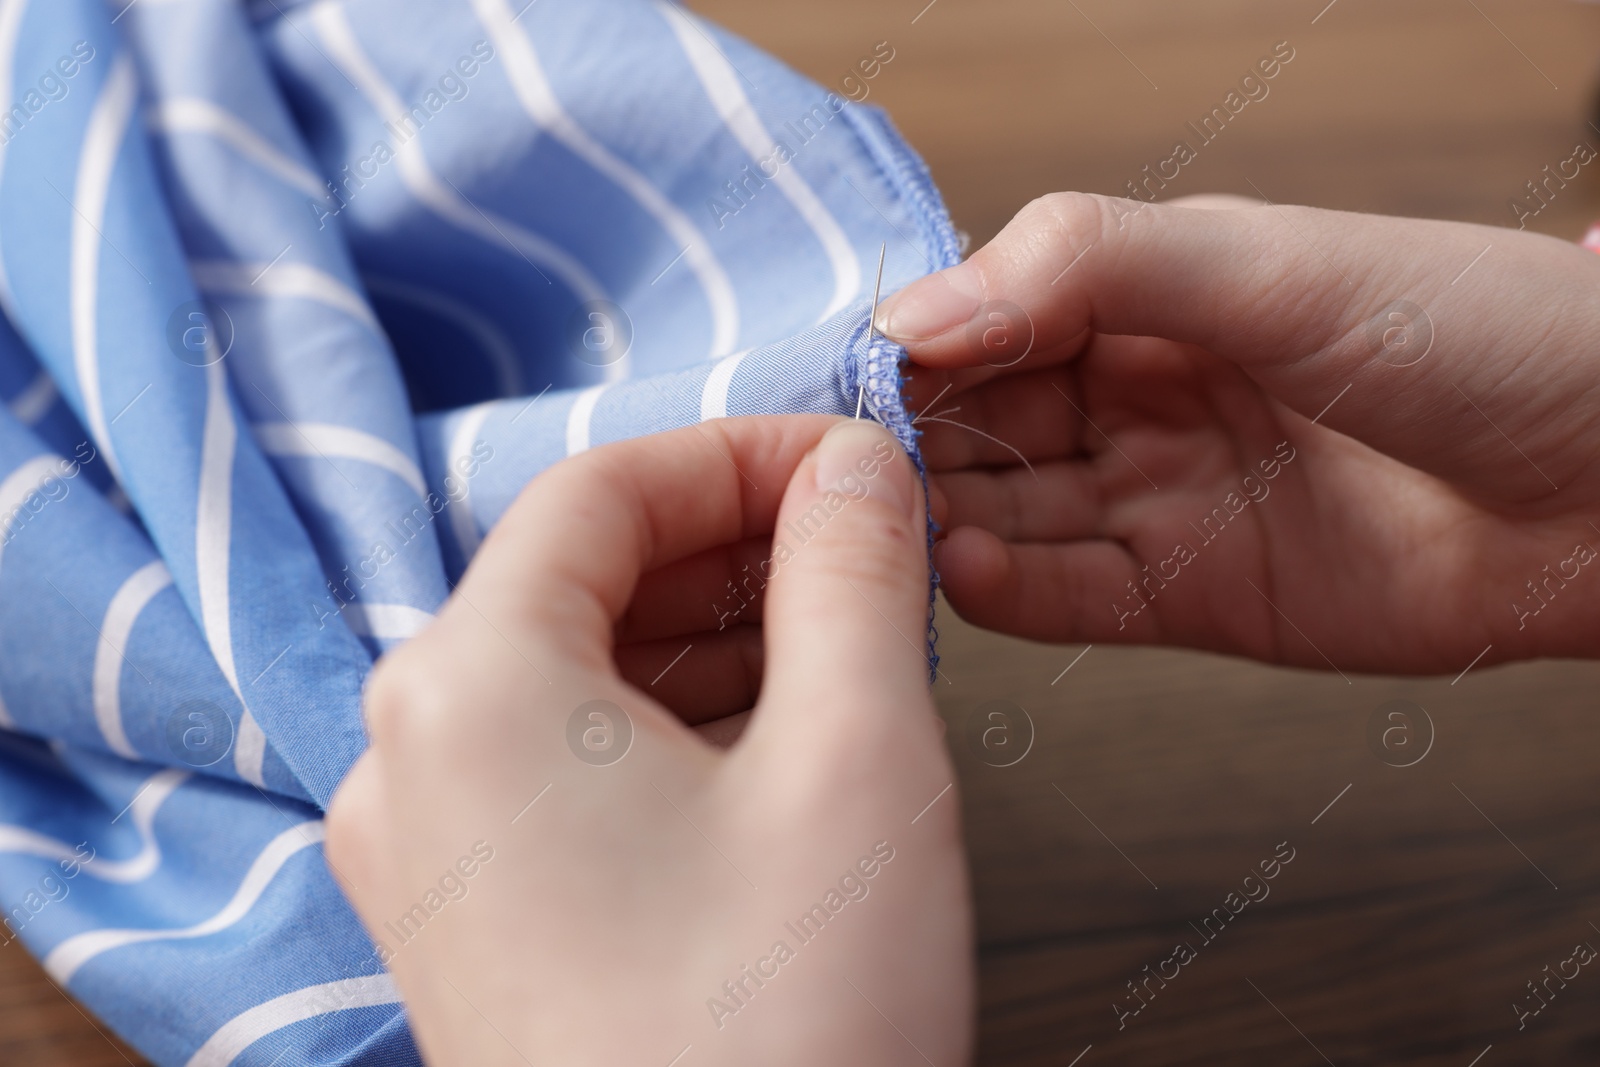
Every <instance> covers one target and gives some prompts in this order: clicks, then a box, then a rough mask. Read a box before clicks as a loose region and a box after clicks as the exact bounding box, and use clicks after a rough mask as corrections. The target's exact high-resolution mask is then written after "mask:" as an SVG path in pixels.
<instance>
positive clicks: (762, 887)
mask: <svg viewBox="0 0 1600 1067" xmlns="http://www.w3.org/2000/svg"><path fill="white" fill-rule="evenodd" d="M830 426H831V427H832V428H833V429H832V432H830V433H827V434H826V436H824V431H826V430H828V429H829V427H830ZM819 438H820V442H819ZM813 448H815V451H812V449H813ZM785 486H787V489H785ZM922 508H923V505H922V500H921V491H920V488H919V484H918V479H917V478H916V476H915V472H914V470H913V469H912V467H911V464H910V463H909V461H908V460H907V459H906V457H905V455H904V454H903V453H902V452H901V451H900V450H899V448H898V447H897V446H896V445H895V444H894V442H893V439H892V438H890V437H889V436H888V435H887V434H886V433H885V432H884V431H883V430H881V429H880V428H878V427H876V426H873V425H871V424H868V423H842V422H839V421H837V420H830V419H827V418H823V417H816V416H794V417H785V418H770V419H739V420H729V421H722V422H716V423H707V424H704V425H702V426H700V427H693V428H690V429H686V430H681V431H677V432H674V433H669V434H662V435H659V436H655V437H650V438H643V439H639V440H635V441H629V442H625V443H621V444H616V445H610V446H607V447H604V448H600V449H596V450H594V451H592V452H587V453H584V454H583V455H581V456H579V457H577V458H575V459H572V460H569V461H567V462H565V463H563V464H561V465H559V466H558V467H556V468H554V469H552V470H550V471H549V472H547V473H546V474H544V475H542V476H541V477H539V478H538V479H536V480H535V481H534V482H533V483H532V484H531V485H530V486H529V487H528V489H527V490H526V491H525V492H524V493H523V494H522V496H521V497H520V498H519V499H518V501H517V502H516V504H515V505H514V506H513V507H512V509H511V510H510V511H509V512H508V513H507V514H506V515H505V517H504V518H503V519H502V520H501V521H500V522H499V523H498V524H497V525H496V527H495V528H494V530H493V531H492V532H491V533H490V535H489V537H488V538H487V539H486V541H485V542H484V544H483V547H482V549H481V550H480V552H479V554H478V556H477V558H476V560H475V561H474V563H473V565H472V567H471V568H470V570H469V571H468V572H467V574H466V576H465V578H463V580H462V582H461V585H460V587H459V588H458V590H457V591H456V594H455V595H454V596H453V597H452V598H451V600H450V602H449V603H448V604H447V605H446V607H445V609H444V610H443V611H442V612H441V614H440V616H439V618H438V620H437V621H436V622H435V623H434V624H433V625H432V626H430V627H429V628H428V630H427V631H426V632H425V633H423V634H422V635H421V636H419V637H418V638H416V639H415V640H414V641H412V642H410V643H409V644H407V645H405V646H404V647H403V648H401V649H399V650H397V651H396V652H394V653H391V654H390V655H389V656H388V657H386V658H385V659H384V660H383V661H382V662H381V663H380V664H379V666H378V668H377V670H376V671H375V673H374V675H373V677H372V680H371V683H370V685H369V687H368V693H367V701H366V713H367V718H368V726H369V729H370V731H371V735H372V747H371V749H370V750H369V751H368V752H367V754H366V755H365V756H363V757H362V759H361V760H360V761H359V762H358V763H357V764H356V766H355V768H354V769H353V770H352V771H351V773H350V776H349V777H348V779H347V780H346V781H345V783H344V785H343V786H342V788H341V789H340V791H339V793H338V794H337V796H336V797H335V799H334V803H333V806H332V808H331V810H330V811H329V813H328V829H329V835H328V854H329V858H330V863H331V864H332V865H333V866H334V868H335V870H336V871H337V872H338V873H339V875H340V877H341V879H342V880H343V882H344V885H345V888H346V891H347V892H348V893H349V895H350V898H351V899H352V900H353V901H354V903H355V905H356V908H357V910H358V911H359V912H360V913H361V915H362V917H363V919H364V920H365V922H366V924H367V926H368V928H369V929H370V930H371V932H372V934H373V937H374V938H375V939H376V940H377V941H378V942H379V944H380V945H381V946H382V948H381V954H382V955H383V957H384V959H385V962H386V963H387V964H388V966H389V967H390V969H391V970H392V972H393V974H394V976H395V979H396V981H397V982H398V984H399V986H400V989H401V991H402V993H403V994H404V996H405V998H406V1004H407V1010H408V1013H409V1015H410V1019H411V1023H412V1026H413V1028H414V1030H415V1032H416V1035H417V1038H418V1040H419V1043H420V1045H421V1048H422V1050H423V1052H424V1054H425V1055H426V1056H427V1057H428V1059H429V1062H431V1063H434V1064H438V1065H441V1067H444V1065H453V1064H470V1065H472V1067H479V1065H493V1064H508V1065H525V1064H527V1063H559V1064H562V1065H563V1067H569V1065H570V1067H582V1065H597V1067H598V1065H610V1064H617V1063H637V1064H659V1065H666V1064H668V1063H673V1064H677V1063H680V1062H681V1063H682V1064H683V1065H684V1067H687V1065H689V1064H694V1065H697V1067H698V1065H704V1064H729V1065H740V1067H743V1065H748V1064H756V1063H759V1064H778V1065H785V1064H793V1065H796V1067H800V1065H804V1067H812V1065H815V1064H824V1063H827V1064H846V1063H848V1064H907V1065H911V1064H918V1065H920V1064H924V1063H925V1062H926V1061H925V1058H924V1057H926V1058H928V1059H931V1060H932V1061H933V1062H935V1063H939V1064H941V1065H952V1067H954V1065H958V1064H960V1063H963V1062H965V1060H966V1057H967V1055H968V1051H969V1048H970V1044H971V1034H972V1015H973V975H972V969H973V960H972V944H971V941H972V933H971V925H970V918H969V901H968V890H967V881H966V875H965V869H964V865H963V860H962V856H961V852H960V833H959V828H958V819H957V812H958V805H957V801H956V797H955V796H954V791H953V790H950V784H951V782H952V779H953V773H952V771H951V767H950V764H949V760H948V758H947V756H946V753H945V749H944V745H943V741H942V734H941V730H940V728H939V727H940V723H939V720H938V719H937V717H936V716H935V714H934V710H933V705H932V702H931V700H930V698H929V696H928V692H927V682H926V679H927V671H928V664H927V662H926V660H925V659H924V657H923V653H922V648H923V642H924V636H923V635H924V630H925V626H926V612H927V567H926V562H925V555H926V553H925V551H924V549H923V544H924V534H923V518H922ZM774 530H776V531H777V533H776V536H775V537H774V535H773V531H774ZM755 539H759V540H760V541H761V542H764V543H765V544H766V545H767V546H769V547H767V549H766V550H765V551H764V552H763V553H762V554H761V556H760V558H759V559H758V560H757V563H758V567H757V568H756V570H757V572H758V573H759V574H761V575H762V577H763V579H764V580H765V581H766V589H765V604H764V620H763V627H762V629H763V630H764V636H765V645H766V652H765V678H764V682H762V683H761V693H760V698H759V701H758V702H757V703H756V706H755V709H754V712H753V714H752V715H751V717H750V719H749V725H748V728H747V729H746V730H745V732H744V734H743V736H742V737H741V738H740V739H739V740H738V741H737V743H735V744H734V745H733V747H732V748H731V750H728V751H723V750H720V749H717V748H713V747H712V746H711V745H709V744H707V743H706V741H704V740H703V739H702V738H701V737H699V736H697V735H696V734H695V733H694V732H693V731H692V730H690V729H689V728H688V727H686V726H685V725H684V724H683V722H682V721H680V719H679V718H678V717H677V716H675V715H674V714H673V713H672V712H670V711H669V710H668V709H667V707H666V706H664V705H663V704H662V703H660V702H658V701H657V700H655V699H653V698H652V697H651V696H650V695H647V692H651V691H654V689H655V688H658V687H653V686H652V685H651V684H650V683H649V681H648V679H646V680H644V681H641V682H639V683H638V684H637V685H631V684H629V683H628V682H627V681H626V680H625V679H624V677H623V675H622V674H621V673H619V669H618V667H617V665H616V662H615V657H614V655H613V644H614V640H615V639H616V637H617V636H618V634H619V632H625V631H627V630H628V629H629V628H630V627H631V628H632V629H633V631H634V636H635V637H640V635H641V634H648V635H649V637H648V638H641V639H642V640H666V639H667V638H669V637H670V638H673V639H674V643H675V644H677V647H678V648H682V647H683V645H686V644H691V643H692V644H693V647H692V648H691V649H690V651H689V652H688V653H687V654H686V655H685V657H684V660H683V661H682V662H680V663H678V664H676V665H675V666H671V667H669V668H668V669H667V672H666V675H665V677H670V676H671V675H672V673H673V672H676V671H683V672H684V673H685V674H686V675H687V674H688V673H689V672H687V671H685V668H686V667H687V666H688V664H689V662H690V660H692V659H694V658H695V657H697V656H705V657H711V658H712V659H713V660H714V659H715V657H716V656H717V655H720V654H724V653H719V652H718V651H717V649H716V648H715V647H709V646H714V645H715V641H713V640H712V637H711V636H707V635H705V634H703V633H701V631H703V630H705V629H706V627H705V619H706V617H707V615H708V614H710V612H709V610H708V609H709V604H710V601H711V599H713V598H718V597H722V596H725V595H726V592H725V590H724V589H723V588H722V587H723V586H724V584H725V581H726V579H727V578H728V577H732V576H734V575H735V574H737V573H739V572H740V571H741V568H742V564H743V561H744V559H745V557H746V556H747V555H748V553H749V545H750V543H751V542H752V541H753V540H755ZM641 575H648V576H649V577H647V578H646V579H645V580H643V581H641ZM630 604H631V605H632V607H631V609H630ZM619 626H620V631H619ZM682 634H692V635H698V636H695V637H694V638H693V639H692V641H691V639H690V638H686V637H682V636H680V635H682ZM702 641H704V642H705V643H706V645H707V646H708V647H705V648H703V647H702ZM635 644H637V642H635ZM726 654H728V655H734V656H735V657H736V656H737V653H726ZM658 670H659V668H658ZM722 673H725V672H722V671H719V670H708V671H706V672H705V673H704V674H703V675H701V677H704V678H707V679H714V678H716V677H717V676H719V675H720V674H722ZM663 680H664V679H658V681H663ZM707 684H710V683H709V682H708V683H707ZM741 684H742V683H741ZM680 697H682V698H683V699H685V700H689V701H691V702H693V701H694V699H695V697H696V694H692V693H689V692H685V691H680ZM718 699H719V700H720V701H721V705H722V706H724V707H728V708H732V707H733V706H734V705H737V704H739V701H738V699H737V694H733V693H731V692H730V694H727V695H724V696H722V697H719V698H718ZM740 706H743V705H740ZM469 872H470V873H469ZM686 1049H692V1051H687V1052H686V1051H685V1050H686ZM679 1056H681V1057H682V1059H681V1061H680V1060H679V1059H675V1057H679Z"/></svg>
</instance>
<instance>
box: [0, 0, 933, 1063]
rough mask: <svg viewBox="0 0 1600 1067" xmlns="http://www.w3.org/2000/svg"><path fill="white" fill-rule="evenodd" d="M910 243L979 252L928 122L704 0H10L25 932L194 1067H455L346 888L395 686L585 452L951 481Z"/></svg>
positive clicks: (10, 495) (167, 1054)
mask: <svg viewBox="0 0 1600 1067" xmlns="http://www.w3.org/2000/svg"><path fill="white" fill-rule="evenodd" d="M885 244H886V245H887V249H888V251H887V264H886V267H885V272H884V283H883V284H884V291H885V292H889V291H892V290H893V289H895V288H897V287H899V286H901V285H904V284H905V283H907V282H908V281H910V280H911V279H913V278H915V277H917V276H919V275H921V274H924V273H926V272H928V271H930V270H934V269H938V268H942V267H945V266H948V265H950V264H952V263H954V262H956V260H957V258H958V255H959V253H958V249H957V244H956V238H955V235H954V232H953V231H952V229H951V228H950V225H949V222H948V219H947V218H946V216H945V213H944V209H943V206H942V204H941V203H940V200H939V196H938V194H937V192H936V191H935V189H934V188H933V186H932V184H931V182H930V180H929V178H928V175H927V173H926V171H925V169H924V168H923V166H922V164H921V163H920V161H919V160H918V159H917V158H916V157H915V156H914V155H913V154H912V153H911V151H910V150H909V149H908V148H906V146H905V145H904V144H903V143H902V142H901V140H900V139H899V137H898V136H897V135H896V134H895V132H894V131H893V130H892V128H891V127H890V125H889V124H888V122H887V120H886V119H885V118H884V117H883V116H882V114H881V113H880V112H878V111H877V110H876V109H874V108H868V107H863V106H860V105H857V104H854V103H848V102H846V101H845V100H844V99H843V98H842V97H840V96H838V95H837V94H834V93H829V92H827V91H825V90H824V89H822V88H821V87H819V86H817V85H815V84H813V83H811V82H808V81H806V80H805V79H803V78H801V77H799V76H797V75H796V74H794V73H793V72H791V71H789V70H787V69H786V68H784V67H783V66H782V65H781V64H779V63H778V62H776V61H775V60H773V59H771V58H770V57H768V56H765V55H763V54H762V53H761V52H759V51H757V50H756V49H754V48H752V47H751V46H749V45H747V44H745V43H744V42H742V41H740V40H738V39H737V38H735V37H733V36H731V35H730V34H728V33H726V32H724V31H722V30H720V29H718V28H717V27H715V26H713V25H710V24H708V23H706V22H704V21H703V20H701V19H699V18H697V17H695V16H694V15H692V14H690V13H689V12H687V11H685V10H683V9H681V8H678V7H675V6H671V5H668V4H666V3H660V2H652V0H586V2H583V3H577V2H547V3H532V2H529V0H404V2H400V0H318V2H314V3H295V2H292V0H262V2H259V3H238V4H236V3H233V2H228V0H134V2H128V0H110V3H109V5H108V4H106V3H104V2H102V0H31V2H30V0H0V309H3V311H4V321H3V323H0V396H3V397H4V398H5V400H6V406H5V407H3V408H0V535H3V536H0V727H4V729H5V732H4V733H0V905H3V906H4V907H5V909H6V923H7V929H6V936H8V937H19V938H20V939H21V940H22V941H23V942H24V943H26V945H27V947H28V948H29V950H30V951H32V952H33V953H35V954H36V955H38V956H39V957H40V958H41V959H42V960H43V961H44V965H45V967H46V969H47V970H48V971H49V973H50V974H51V975H52V976H53V977H54V978H55V980H56V981H57V982H59V983H61V984H62V985H64V986H66V987H67V988H68V989H70V990H71V992H72V993H73V995H74V996H76V997H78V998H80V999H81V1000H83V1001H84V1002H86V1003H87V1004H88V1005H89V1006H90V1007H91V1008H92V1009H93V1010H94V1011H95V1013H96V1014H98V1015H99V1016H100V1017H101V1018H102V1019H104V1020H105V1021H106V1022H107V1023H109V1024H110V1025H111V1026H112V1027H113V1028H114V1029H115V1030H116V1031H117V1032H118V1033H120V1034H121V1035H122V1036H124V1037H125V1038H126V1039H128V1041H130V1042H131V1043H132V1044H133V1045H134V1046H135V1047H137V1048H138V1049H139V1050H140V1051H141V1052H143V1053H144V1054H145V1055H147V1056H149V1057H150V1058H151V1059H152V1060H154V1061H155V1062H157V1063H159V1064H189V1065H192V1067H201V1065H221V1064H228V1063H235V1062H238V1063H260V1064H266V1063H284V1064H287V1063H311V1062H316V1063H326V1064H347V1063H349V1064H354V1063H383V1064H390V1063H415V1062H418V1058H417V1054H416V1051H415V1049H414V1046H413V1044H412V1041H411V1037H410V1035H409V1032H408V1030H407V1027H406V1023H405V1019H404V1015H403V1012H402V1010H401V1008H400V1006H399V1003H398V996H397V994H396V992H395V989H394V986H393V984H392V982H391V981H390V979H389V977H388V975H387V974H386V973H385V971H384V967H383V962H384V961H385V960H386V959H388V958H389V957H390V954H392V953H393V952H397V951H404V947H403V943H402V942H401V941H400V940H396V941H394V942H392V943H388V944H375V943H374V942H373V940H372V939H371V938H369V937H368V935H367V934H366V932H365V931H364V930H363V929H362V927H361V925H360V923H359V922H358V921H357V920H356V918H355V916H354V914H353V913H352V912H351V911H350V909H349V907H348V905H347V904H346V903H345V901H344V899H343V897H342V896H341V894H340V893H339V890H338V888H337V886H336V885H335V883H334V881H333V879H332V878H331V877H330V875H329V872H328V870H327V869H326V866H325V862H324V860H323V857H322V855H321V841H322V829H321V827H322V824H321V821H320V811H321V808H322V806H323V805H325V804H326V803H327V801H328V798H329V796H330V795H331V794H332V792H333V790H334V789H335V787H336V786H337V784H338V782H339V780H340V778H341V777H342V776H343V775H344V773H345V772H346V771H347V770H348V768H349V767H350V765H351V763H352V762H353V761H354V759H355V758H356V756H357V755H358V754H359V753H360V751H361V749H362V747H363V744H364V739H363V734H362V729H361V723H360V712H359V700H360V690H361V684H362V681H363V679H364V677H365V676H366V674H367V672H368V670H369V669H370V668H371V666H372V663H373V662H374V660H375V659H376V658H377V657H378V656H380V655H382V654H383V652H384V651H385V650H386V649H389V648H392V647H394V646H395V645H396V644H397V643H398V642H401V641H404V640H405V639H407V638H408V637H409V636H411V635H412V634H414V633H416V632H417V631H418V629H419V628H421V627H422V626H424V625H425V624H426V623H427V621H428V620H429V618H430V617H431V614H432V613H433V612H434V611H435V610H437V609H438V607H439V605H440V604H441V603H442V601H443V600H444V599H445V597H446V595H447V594H448V592H449V589H450V585H451V583H452V582H453V581H454V580H455V579H456V578H457V577H458V576H459V574H460V573H461V571H462V570H463V569H464V567H465V566H466V564H467V562H468V561H469V560H470V559H471V557H472V554H473V551H474V549H475V547H476V546H477V544H478V542H479V540H480V538H481V536H482V535H483V533H484V531H486V530H487V529H488V528H489V527H491V526H492V525H493V524H494V522H495V520H496V519H497V518H498V516H499V515H500V514H501V513H502V512H503V511H504V509H505V508H506V507H507V505H508V504H509V503H510V501H511V499H512V498H513V497H514V496H515V494H516V493H517V491H518V489H519V488H520V487H521V486H522V485H524V484H525V483H526V482H527V480H528V479H529V478H530V477H532V476H533V475H534V474H536V473H537V472H538V471H539V470H541V469H543V468H544V467H546V466H548V465H550V464H551V463H554V462H556V461H557V460H559V459H561V458H562V457H564V456H567V455H571V454H572V453H574V452H578V451H581V450H583V449H585V448H589V447H592V446H594V445H597V444H600V443H603V442H606V441H612V440H617V439H619V438H626V437H630V436H635V435H639V434H644V433H649V432H653V431H657V430H662V429H666V428H669V427H675V426H682V425H687V424H692V423H694V422H696V421H698V420H701V419H705V418H713V417H717V416H722V415H738V414H748V413H758V412H769V413H770V412H793V411H817V412H836V413H840V414H850V413H852V412H853V411H854V410H855V407H856V401H857V396H858V391H861V392H864V393H865V395H866V398H867V407H868V408H869V410H870V411H871V412H872V413H873V415H874V416H875V417H877V418H879V419H881V420H882V421H883V422H884V423H885V424H886V425H889V426H890V427H891V428H892V429H894V430H895V431H896V432H897V433H898V434H899V435H900V436H901V438H902V440H903V441H904V442H905V443H906V445H907V447H908V448H913V449H914V440H913V439H914V436H915V431H914V430H913V429H912V427H911V424H910V420H909V418H908V416H907V414H906V412H905V409H904V407H903V405H902V403H901V400H900V393H899V370H898V367H899V359H900V357H901V356H902V355H903V353H901V352H900V350H899V349H897V348H896V347H895V346H893V345H892V344H890V343H888V342H886V341H884V340H882V339H881V338H876V339H873V340H871V342H870V343H869V342H868V340H867V338H866V337H864V334H866V333H867V330H866V308H867V299H868V298H869V297H870V294H871V289H872V283H873V277H872V271H873V269H875V266H876V261H877V256H878V252H879V249H880V247H882V246H883V245H885ZM714 610H715V609H714V608H713V607H712V606H710V605H708V607H707V611H708V614H709V613H711V612H713V611H714ZM489 843H490V845H491V847H492V844H493V841H492V839H491V840H490V842H489Z"/></svg>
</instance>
